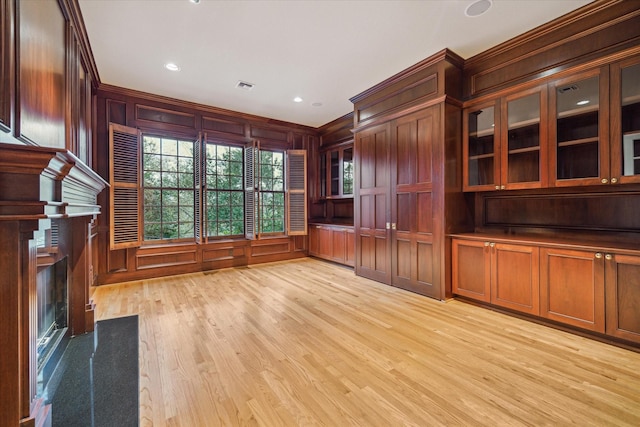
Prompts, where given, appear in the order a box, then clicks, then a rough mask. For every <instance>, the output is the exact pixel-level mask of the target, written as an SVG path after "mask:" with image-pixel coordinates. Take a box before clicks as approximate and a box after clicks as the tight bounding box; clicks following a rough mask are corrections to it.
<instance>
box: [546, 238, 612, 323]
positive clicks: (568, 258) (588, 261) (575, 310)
mask: <svg viewBox="0 0 640 427" xmlns="http://www.w3.org/2000/svg"><path fill="white" fill-rule="evenodd" d="M604 305H605V302H604V257H603V255H602V254H601V253H599V252H592V251H581V250H569V249H552V248H541V249H540V314H541V315H542V316H544V317H546V318H548V319H551V320H555V321H558V322H562V323H566V324H569V325H573V326H577V327H580V328H584V329H589V330H592V331H596V332H602V333H604V330H605V315H604Z"/></svg>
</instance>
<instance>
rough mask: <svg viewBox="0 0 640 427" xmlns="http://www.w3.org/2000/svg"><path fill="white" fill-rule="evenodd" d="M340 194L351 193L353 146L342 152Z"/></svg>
mask: <svg viewBox="0 0 640 427" xmlns="http://www.w3.org/2000/svg"><path fill="white" fill-rule="evenodd" d="M342 194H353V148H347V149H345V150H344V152H343V153H342Z"/></svg>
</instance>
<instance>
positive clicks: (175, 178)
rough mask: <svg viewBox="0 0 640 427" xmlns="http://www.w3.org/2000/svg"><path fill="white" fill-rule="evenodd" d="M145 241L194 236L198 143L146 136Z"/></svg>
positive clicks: (144, 159) (144, 179) (144, 141)
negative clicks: (195, 165) (195, 153)
mask: <svg viewBox="0 0 640 427" xmlns="http://www.w3.org/2000/svg"><path fill="white" fill-rule="evenodd" d="M142 145H143V147H142V152H143V160H142V169H143V187H144V193H143V194H144V217H143V218H144V240H173V239H193V238H194V200H195V190H194V179H193V178H194V172H193V171H194V169H193V166H194V158H193V150H194V142H193V141H182V140H178V139H172V138H162V137H155V136H146V135H145V136H144V137H143V141H142Z"/></svg>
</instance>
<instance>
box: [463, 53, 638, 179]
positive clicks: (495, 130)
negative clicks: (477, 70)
mask: <svg viewBox="0 0 640 427" xmlns="http://www.w3.org/2000/svg"><path fill="white" fill-rule="evenodd" d="M639 75H640V58H637V57H632V58H630V59H627V60H625V61H618V62H612V63H611V64H609V65H604V66H599V67H595V68H591V69H587V70H585V71H580V72H574V73H571V72H569V71H565V72H563V73H561V75H560V76H558V77H555V78H549V81H548V82H547V83H546V84H545V85H542V86H540V85H537V86H533V87H528V88H527V86H524V88H523V89H521V90H518V91H514V90H513V89H511V90H506V91H504V95H503V96H500V97H498V98H480V99H476V100H473V101H470V102H468V103H467V104H466V108H465V110H464V115H463V132H464V139H463V156H464V169H463V188H464V190H465V191H491V190H516V189H527V188H550V187H572V186H583V185H608V184H622V183H638V182H640V118H639V117H640V78H639V77H638V76H639Z"/></svg>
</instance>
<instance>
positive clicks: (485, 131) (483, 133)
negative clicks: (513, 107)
mask: <svg viewBox="0 0 640 427" xmlns="http://www.w3.org/2000/svg"><path fill="white" fill-rule="evenodd" d="M494 133H495V128H493V127H491V128H488V129H480V130H478V131H476V132H471V133H469V138H482V137H485V136H491V135H493V134H494Z"/></svg>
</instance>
